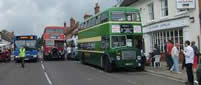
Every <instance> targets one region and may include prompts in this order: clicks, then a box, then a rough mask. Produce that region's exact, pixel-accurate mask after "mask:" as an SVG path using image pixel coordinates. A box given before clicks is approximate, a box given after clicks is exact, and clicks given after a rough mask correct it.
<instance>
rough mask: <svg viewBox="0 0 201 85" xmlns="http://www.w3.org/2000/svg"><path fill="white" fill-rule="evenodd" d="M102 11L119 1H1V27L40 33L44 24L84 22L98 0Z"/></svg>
mask: <svg viewBox="0 0 201 85" xmlns="http://www.w3.org/2000/svg"><path fill="white" fill-rule="evenodd" d="M97 2H98V3H99V5H100V10H101V11H104V10H105V9H107V8H110V7H112V6H114V5H115V4H116V3H117V2H116V0H0V30H2V29H6V30H8V31H14V32H15V34H16V35H21V34H35V35H38V36H41V35H42V33H43V30H44V27H45V26H52V25H53V26H55V25H56V26H63V23H64V22H65V21H66V22H67V24H68V25H69V21H70V20H69V19H70V18H71V17H73V18H74V19H75V20H76V21H79V22H81V21H83V15H84V14H86V13H88V14H94V7H95V3H97Z"/></svg>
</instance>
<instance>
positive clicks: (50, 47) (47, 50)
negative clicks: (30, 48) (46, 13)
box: [43, 26, 65, 60]
mask: <svg viewBox="0 0 201 85" xmlns="http://www.w3.org/2000/svg"><path fill="white" fill-rule="evenodd" d="M64 30H65V29H64V27H56V26H54V27H53V26H52V27H46V28H45V31H44V34H43V42H44V43H43V48H44V50H43V53H44V54H43V58H44V59H45V60H48V59H65V58H64V44H65V35H64Z"/></svg>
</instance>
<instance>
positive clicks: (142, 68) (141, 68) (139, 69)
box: [137, 65, 145, 71]
mask: <svg viewBox="0 0 201 85" xmlns="http://www.w3.org/2000/svg"><path fill="white" fill-rule="evenodd" d="M144 69H145V66H144V65H143V66H141V67H138V68H137V70H138V71H144Z"/></svg>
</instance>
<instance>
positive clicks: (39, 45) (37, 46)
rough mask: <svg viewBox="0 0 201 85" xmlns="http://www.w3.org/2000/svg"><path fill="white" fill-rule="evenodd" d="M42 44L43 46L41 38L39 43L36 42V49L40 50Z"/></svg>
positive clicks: (38, 40)
mask: <svg viewBox="0 0 201 85" xmlns="http://www.w3.org/2000/svg"><path fill="white" fill-rule="evenodd" d="M42 44H43V39H42V38H40V37H39V38H38V39H37V41H36V48H37V49H40V48H41V46H42Z"/></svg>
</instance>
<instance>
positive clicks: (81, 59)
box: [80, 53, 85, 64]
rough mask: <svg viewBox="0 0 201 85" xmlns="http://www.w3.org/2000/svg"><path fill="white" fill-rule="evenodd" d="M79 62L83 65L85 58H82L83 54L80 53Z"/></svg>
mask: <svg viewBox="0 0 201 85" xmlns="http://www.w3.org/2000/svg"><path fill="white" fill-rule="evenodd" d="M80 62H81V63H82V64H85V57H84V54H83V53H82V54H81V56H80Z"/></svg>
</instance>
